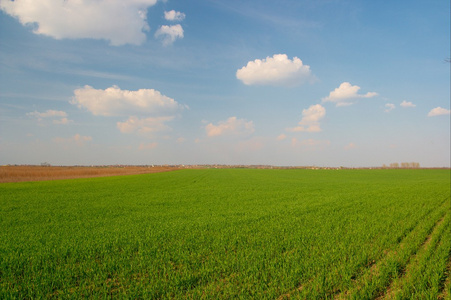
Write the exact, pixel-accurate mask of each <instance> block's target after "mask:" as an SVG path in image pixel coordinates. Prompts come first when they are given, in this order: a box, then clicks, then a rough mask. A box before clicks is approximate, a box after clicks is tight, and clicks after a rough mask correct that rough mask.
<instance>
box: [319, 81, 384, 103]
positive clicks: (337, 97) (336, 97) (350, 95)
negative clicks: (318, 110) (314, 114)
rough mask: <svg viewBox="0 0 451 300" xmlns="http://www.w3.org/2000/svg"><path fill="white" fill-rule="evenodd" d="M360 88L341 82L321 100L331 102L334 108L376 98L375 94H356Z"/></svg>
mask: <svg viewBox="0 0 451 300" xmlns="http://www.w3.org/2000/svg"><path fill="white" fill-rule="evenodd" d="M359 90H360V87H359V86H357V85H351V84H350V83H349V82H343V83H342V84H340V86H339V87H338V88H336V89H335V90H333V91H332V92H330V93H329V96H327V97H325V98H323V99H322V101H323V102H333V103H335V105H336V106H346V105H351V104H353V102H352V101H351V100H355V99H359V98H372V97H375V96H377V93H376V92H368V93H366V94H363V95H362V94H358V91H359Z"/></svg>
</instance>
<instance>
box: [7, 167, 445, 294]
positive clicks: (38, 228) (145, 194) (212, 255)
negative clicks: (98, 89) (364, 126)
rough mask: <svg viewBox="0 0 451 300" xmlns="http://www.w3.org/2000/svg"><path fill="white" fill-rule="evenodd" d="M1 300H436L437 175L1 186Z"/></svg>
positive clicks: (441, 196)
mask: <svg viewBox="0 0 451 300" xmlns="http://www.w3.org/2000/svg"><path fill="white" fill-rule="evenodd" d="M0 228H2V230H1V231H0V298H2V299H3V298H20V299H22V298H60V297H63V298H66V297H73V298H80V297H94V298H99V297H109V296H113V297H125V298H154V299H159V298H161V299H167V298H191V299H197V298H207V299H213V298H214V299H216V298H259V299H260V298H261V299H277V298H278V299H287V298H300V299H304V298H308V299H312V298H313V299H314V298H329V299H332V298H336V299H340V298H345V299H348V298H350V299H362V298H366V299H375V298H395V299H407V298H409V297H411V296H412V295H413V297H417V298H433V299H436V298H437V297H442V298H446V297H449V296H448V295H449V285H450V284H449V282H450V280H449V261H450V249H451V246H450V239H449V232H450V172H449V170H250V169H220V170H213V169H212V170H207V169H203V170H179V171H176V172H168V173H158V174H147V175H130V176H116V177H109V178H90V179H77V180H61V181H41V182H26V183H3V184H0Z"/></svg>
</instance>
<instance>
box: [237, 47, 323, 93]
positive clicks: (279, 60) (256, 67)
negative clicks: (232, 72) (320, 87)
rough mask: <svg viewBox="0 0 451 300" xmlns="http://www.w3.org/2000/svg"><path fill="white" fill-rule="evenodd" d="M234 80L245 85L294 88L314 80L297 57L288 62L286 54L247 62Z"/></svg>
mask: <svg viewBox="0 0 451 300" xmlns="http://www.w3.org/2000/svg"><path fill="white" fill-rule="evenodd" d="M236 78H238V79H239V80H241V81H242V82H243V83H244V84H246V85H253V84H257V85H276V86H294V85H298V84H302V83H305V82H307V81H311V82H312V81H313V80H314V79H315V78H314V76H313V75H312V73H311V71H310V66H307V65H304V64H303V63H302V61H301V60H300V59H299V58H297V57H293V60H290V59H289V58H288V56H287V55H286V54H275V55H273V57H269V56H268V57H266V58H265V59H263V60H261V59H256V60H254V61H249V62H248V63H247V65H246V66H244V67H242V68H241V69H239V70H238V71H236Z"/></svg>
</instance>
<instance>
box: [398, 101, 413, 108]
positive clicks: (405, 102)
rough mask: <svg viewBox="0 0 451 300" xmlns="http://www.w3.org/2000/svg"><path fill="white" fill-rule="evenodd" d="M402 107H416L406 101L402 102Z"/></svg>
mask: <svg viewBox="0 0 451 300" xmlns="http://www.w3.org/2000/svg"><path fill="white" fill-rule="evenodd" d="M400 106H401V107H415V106H416V105H415V104H413V103H412V102H407V101H406V100H404V101H403V102H401V104H400Z"/></svg>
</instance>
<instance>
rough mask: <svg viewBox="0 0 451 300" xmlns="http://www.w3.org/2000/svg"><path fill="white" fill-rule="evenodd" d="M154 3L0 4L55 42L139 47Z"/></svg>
mask: <svg viewBox="0 0 451 300" xmlns="http://www.w3.org/2000/svg"><path fill="white" fill-rule="evenodd" d="M156 2H157V0H128V1H123V0H97V1H86V0H75V1H63V0H14V1H11V0H2V1H0V8H1V9H2V10H3V11H4V12H6V13H7V14H9V15H11V16H13V17H15V18H17V19H18V20H19V21H20V23H22V24H23V25H33V32H34V33H35V34H42V35H47V36H51V37H53V38H55V39H64V38H69V39H80V38H92V39H104V40H108V41H109V42H110V44H111V45H114V46H119V45H123V44H135V45H140V44H142V43H143V42H144V41H145V39H146V34H145V33H144V32H145V31H148V30H149V29H150V28H149V25H148V24H147V19H146V18H147V17H146V16H147V9H148V8H149V7H150V6H153V5H154V4H155V3H156Z"/></svg>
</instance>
